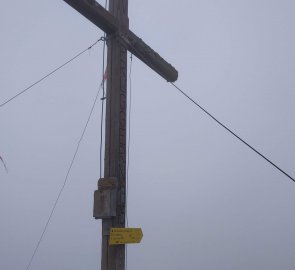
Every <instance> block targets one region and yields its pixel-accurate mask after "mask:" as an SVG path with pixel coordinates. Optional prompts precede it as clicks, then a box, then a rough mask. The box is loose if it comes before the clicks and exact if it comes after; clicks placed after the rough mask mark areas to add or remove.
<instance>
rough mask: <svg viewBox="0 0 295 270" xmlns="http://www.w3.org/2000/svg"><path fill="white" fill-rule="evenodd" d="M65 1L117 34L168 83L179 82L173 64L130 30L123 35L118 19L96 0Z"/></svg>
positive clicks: (103, 28)
mask: <svg viewBox="0 0 295 270" xmlns="http://www.w3.org/2000/svg"><path fill="white" fill-rule="evenodd" d="M64 1H65V2H66V3H68V4H69V5H70V6H71V7H73V8H74V9H76V10H77V11H78V12H79V13H81V14H82V15H83V16H84V17H86V18H87V19H88V20H89V21H91V22H92V23H94V24H95V25H96V26H97V27H99V28H100V29H101V30H103V31H104V32H105V33H107V34H108V35H114V34H117V35H118V36H119V37H121V40H122V44H123V45H124V46H125V47H126V48H127V49H128V50H129V51H130V52H131V53H132V54H134V55H135V56H136V57H137V58H139V59H140V60H141V61H143V62H144V63H145V64H146V65H148V66H149V67H150V68H151V69H153V70H154V71H155V72H157V73H158V74H159V75H160V76H162V77H163V78H164V79H165V80H167V81H168V82H175V81H176V80H177V77H178V72H177V70H176V69H175V68H174V67H173V66H172V65H171V64H169V63H168V62H167V61H165V60H164V59H163V58H162V57H161V56H160V55H159V54H158V53H157V52H155V51H154V50H153V49H152V48H151V47H150V46H148V45H147V44H146V43H144V42H143V41H142V40H141V39H140V38H139V37H137V36H136V35H135V34H134V33H133V32H132V31H130V30H128V31H127V34H124V33H121V32H120V26H119V24H118V21H117V20H116V18H115V17H114V16H113V15H112V14H110V13H109V12H108V11H107V10H106V9H105V8H104V7H103V6H101V5H100V4H99V3H97V2H96V1H95V0H64Z"/></svg>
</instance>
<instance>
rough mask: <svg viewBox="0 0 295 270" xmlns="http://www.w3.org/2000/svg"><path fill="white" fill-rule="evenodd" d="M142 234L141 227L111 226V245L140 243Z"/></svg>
mask: <svg viewBox="0 0 295 270" xmlns="http://www.w3.org/2000/svg"><path fill="white" fill-rule="evenodd" d="M142 236H143V234H142V230H141V228H111V233H110V238H109V245H122V244H134V243H140V241H141V239H142Z"/></svg>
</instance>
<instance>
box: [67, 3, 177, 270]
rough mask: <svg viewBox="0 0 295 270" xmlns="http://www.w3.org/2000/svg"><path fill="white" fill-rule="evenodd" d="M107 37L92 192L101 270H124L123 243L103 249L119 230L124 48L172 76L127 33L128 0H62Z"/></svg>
mask: <svg viewBox="0 0 295 270" xmlns="http://www.w3.org/2000/svg"><path fill="white" fill-rule="evenodd" d="M64 1H65V2H66V3H68V4H69V5H70V6H72V7H73V8H74V9H76V10H77V11H78V12H79V13H81V14H82V15H83V16H85V17H86V18H87V19H88V20H90V21H91V22H92V23H94V24H95V25H96V26H98V27H99V28H100V29H102V30H103V31H104V32H105V33H106V34H107V47H108V51H107V57H108V59H107V76H108V79H107V95H106V127H105V159H104V178H101V179H100V180H99V181H98V190H97V191H95V194H94V214H93V216H94V217H95V218H101V219H102V255H101V270H124V269H125V245H109V235H110V229H111V228H116V227H117V228H118V227H119V228H124V227H125V207H126V108H127V50H129V51H130V52H131V53H132V54H134V55H135V56H136V57H138V58H139V59H140V60H141V61H143V62H144V63H145V64H146V65H148V66H149V67H150V68H152V69H153V70H154V71H155V72H157V73H158V74H159V75H161V76H162V77H163V78H164V79H165V80H167V81H168V82H174V81H176V80H177V76H178V73H177V71H176V70H175V68H174V67H172V66H171V65H170V64H169V63H167V62H166V61H165V60H164V59H163V58H161V57H160V55H159V54H158V53H156V52H155V51H153V50H152V49H151V48H150V47H149V46H148V45H147V44H145V43H144V42H143V41H142V40H141V39H140V38H138V37H137V36H136V35H135V34H134V33H133V32H132V31H130V29H129V20H128V0H110V1H109V11H107V10H106V9H105V8H103V7H102V6H101V5H100V4H98V3H97V2H96V1H95V0H64Z"/></svg>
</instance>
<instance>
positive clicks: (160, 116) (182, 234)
mask: <svg viewBox="0 0 295 270" xmlns="http://www.w3.org/2000/svg"><path fill="white" fill-rule="evenodd" d="M98 2H100V3H101V4H103V3H104V1H98ZM294 10H295V4H294V1H291V0H289V1H285V0H280V1H274V0H272V1H262V0H255V1H254V0H249V1H233V0H225V1H217V0H215V1H214V0H212V1H192V0H184V1H175V0H162V1H156V0H150V1H131V0H130V1H129V21H130V28H131V29H132V30H133V31H134V32H135V33H136V34H137V35H138V36H140V37H141V38H143V40H144V41H145V42H146V43H147V44H149V45H151V47H153V48H154V49H155V50H156V51H157V52H159V53H160V54H161V55H162V56H163V57H164V58H165V59H167V60H168V62H170V63H172V64H173V65H174V66H175V67H176V68H177V69H178V71H179V79H178V81H177V85H179V86H180V87H181V88H182V89H184V90H185V91H186V92H187V93H188V94H189V95H190V96H191V97H193V98H194V99H196V100H197V101H198V102H200V104H202V105H203V106H204V107H205V108H206V109H208V110H209V111H210V112H211V113H212V114H213V115H215V116H216V117H217V118H218V119H219V120H220V121H222V122H223V123H224V124H226V125H227V126H228V127H230V128H231V129H233V130H234V131H235V132H237V133H238V134H239V135H240V136H241V137H243V138H244V139H245V140H246V141H248V142H249V143H250V144H251V145H253V146H254V147H256V148H257V149H258V150H260V151H261V152H262V153H264V154H265V155H266V156H267V157H269V158H270V159H271V160H272V161H273V162H275V163H276V164H278V165H279V166H280V167H282V168H283V169H284V170H286V171H287V172H288V173H289V174H290V175H292V177H294V176H295V170H294V169H295V168H294V164H295V151H294V150H295V142H294V138H295V124H294V123H295V121H294V120H295V79H294V74H295V50H294V48H295V31H294V25H295V17H294ZM0 33H1V43H0V59H1V65H0V72H1V80H0V89H1V91H0V102H1V103H2V102H3V101H5V100H6V99H8V98H10V97H11V96H12V95H14V94H16V93H18V92H19V91H21V90H22V89H24V88H25V87H26V86H28V85H30V84H31V83H33V82H34V81H36V80H37V79H39V78H40V77H41V76H43V75H45V74H46V73H47V72H49V71H51V70H52V69H54V68H55V67H56V66H58V65H60V64H62V63H64V62H65V61H66V60H67V59H69V58H70V57H72V56H74V55H75V54H76V53H78V52H79V51H81V50H83V49H85V48H87V46H89V45H90V44H91V43H93V42H94V41H95V40H96V39H98V38H99V37H100V36H102V34H103V33H102V32H101V31H100V30H99V29H98V28H97V27H95V26H94V25H93V24H92V23H90V22H89V21H87V20H86V19H84V17H82V16H81V15H80V14H78V13H77V12H76V11H75V10H73V9H72V8H71V7H70V6H68V5H67V4H65V3H64V2H63V1H62V0H56V1H37V0H28V1H5V2H3V3H2V5H1V9H0ZM128 61H129V60H128ZM101 70H102V44H99V45H97V46H96V47H94V48H93V49H92V50H91V51H89V53H88V52H87V53H85V54H84V55H83V56H81V57H80V58H79V59H78V60H77V61H75V62H73V63H72V64H70V65H68V66H66V67H65V68H64V69H62V70H61V71H59V72H58V73H56V74H55V75H54V76H51V77H50V78H48V79H47V80H46V81H44V82H42V83H40V84H38V85H37V86H36V87H34V88H32V89H31V90H30V91H28V92H27V93H26V94H24V95H22V96H20V97H18V98H17V99H15V100H14V101H13V102H11V103H9V104H7V105H6V106H4V107H2V108H0V123H1V133H0V155H1V156H2V157H3V159H4V160H5V162H6V165H7V167H8V170H9V173H8V174H7V173H6V172H5V170H4V168H3V167H2V164H0V213H1V222H0V254H1V255H0V269H3V270H4V269H15V270H16V269H25V268H26V266H27V263H28V261H29V259H30V257H31V255H32V252H33V250H34V247H35V245H36V243H37V241H38V239H39V237H40V234H41V232H42V230H43V228H44V225H45V223H46V220H47V218H48V215H49V213H50V211H51V208H52V205H53V203H54V200H55V198H56V196H57V193H58V191H59V189H60V187H61V185H62V183H63V180H64V177H65V174H66V171H67V169H68V166H69V163H70V161H71V158H72V156H73V154H74V151H75V147H76V145H77V142H78V140H79V137H80V135H81V132H82V130H83V126H84V124H85V122H86V120H87V116H88V113H89V111H90V108H91V104H92V102H93V100H94V97H95V94H96V91H97V89H98V87H99V83H100V80H101ZM132 70H133V71H132V114H131V148H130V173H129V192H128V194H129V197H128V217H129V226H130V227H142V229H143V233H144V238H143V240H142V243H141V244H138V245H130V246H129V247H128V269H129V270H135V269H141V270H148V269H169V270H176V269H202V270H214V269H218V270H229V269H230V270H236V269H239V270H249V269H251V270H261V269H268V270H277V269H284V270H293V269H294V267H295V257H294V254H295V230H294V228H295V196H294V195H295V192H294V191H295V185H294V183H293V182H291V181H290V180H289V179H288V178H286V177H285V176H284V175H282V174H281V173H280V172H278V171H277V170H276V169H274V168H273V167H271V166H270V165H269V164H268V163H266V162H265V161H264V160H262V159H261V158H260V157H259V156H257V155H256V154H255V153H253V152H252V151H250V150H249V149H248V148H247V147H245V146H244V145H242V144H241V143H240V142H239V141H237V139H235V138H233V137H232V136H231V135H230V134H228V132H226V131H225V130H223V129H222V128H221V127H220V126H218V125H217V124H216V123H215V122H213V121H212V120H211V119H209V118H208V117H207V116H206V115H204V113H203V112H201V111H200V110H199V109H198V108H196V107H195V106H194V105H193V104H191V103H190V102H188V100H186V99H185V98H184V97H183V96H182V95H180V94H179V93H178V92H177V91H176V89H174V88H173V87H171V85H169V84H168V83H167V82H165V81H164V80H163V79H162V78H161V77H159V75H157V74H156V73H154V72H153V71H152V70H150V69H149V68H148V67H147V66H145V65H144V64H143V63H142V62H140V60H138V59H136V58H135V57H134V58H133V66H132ZM100 105H101V104H100V102H98V103H97V105H96V107H95V111H94V114H93V116H92V118H91V121H90V123H89V127H88V129H87V132H86V134H85V137H84V140H83V142H82V144H81V147H80V151H79V153H78V156H77V159H76V161H75V164H74V166H73V168H72V171H71V174H70V177H69V180H68V183H67V185H66V188H65V190H64V192H63V194H62V197H61V199H60V201H59V204H58V206H57V208H56V211H55V213H54V216H53V218H52V220H51V222H50V225H49V227H48V230H47V232H46V235H45V237H44V239H43V241H42V243H41V245H40V248H39V250H38V252H37V254H36V257H35V259H34V261H33V263H32V265H31V269H32V270H37V269H43V270H49V269H71V270H75V269H100V251H101V249H100V240H101V236H100V234H101V222H100V221H97V220H94V219H93V218H92V204H93V191H94V190H95V189H96V184H97V180H98V178H99V141H100V138H99V134H100V128H99V126H100V110H101V107H100Z"/></svg>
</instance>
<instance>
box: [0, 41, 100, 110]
mask: <svg viewBox="0 0 295 270" xmlns="http://www.w3.org/2000/svg"><path fill="white" fill-rule="evenodd" d="M103 40H104V37H100V38H99V39H98V40H97V41H95V42H94V43H93V44H92V45H90V46H89V47H87V48H86V49H84V50H83V51H81V52H79V53H78V54H76V55H75V56H74V57H72V58H71V59H69V60H68V61H66V62H65V63H63V64H62V65H60V66H58V67H57V68H55V69H54V70H52V71H51V72H49V73H48V74H46V75H45V76H43V77H42V78H40V79H39V80H37V81H36V82H34V83H33V84H31V85H30V86H28V87H26V88H25V89H23V90H22V91H20V92H19V93H17V94H16V95H14V96H13V97H11V98H9V99H8V100H6V101H4V102H3V103H1V104H0V108H1V107H3V106H4V105H6V104H7V103H9V102H11V101H12V100H14V99H15V98H17V97H18V96H20V95H21V94H23V93H25V92H27V91H28V90H30V89H31V88H32V87H34V86H35V85H37V84H39V83H40V82H42V81H43V80H45V79H46V78H48V77H50V76H51V75H52V74H54V73H55V72H57V71H58V70H60V69H61V68H63V67H64V66H66V65H67V64H69V63H71V62H72V61H74V60H75V59H76V58H78V57H79V56H80V55H82V54H83V53H85V52H86V51H89V50H90V49H92V47H93V46H95V45H96V44H97V43H98V42H99V41H103Z"/></svg>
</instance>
